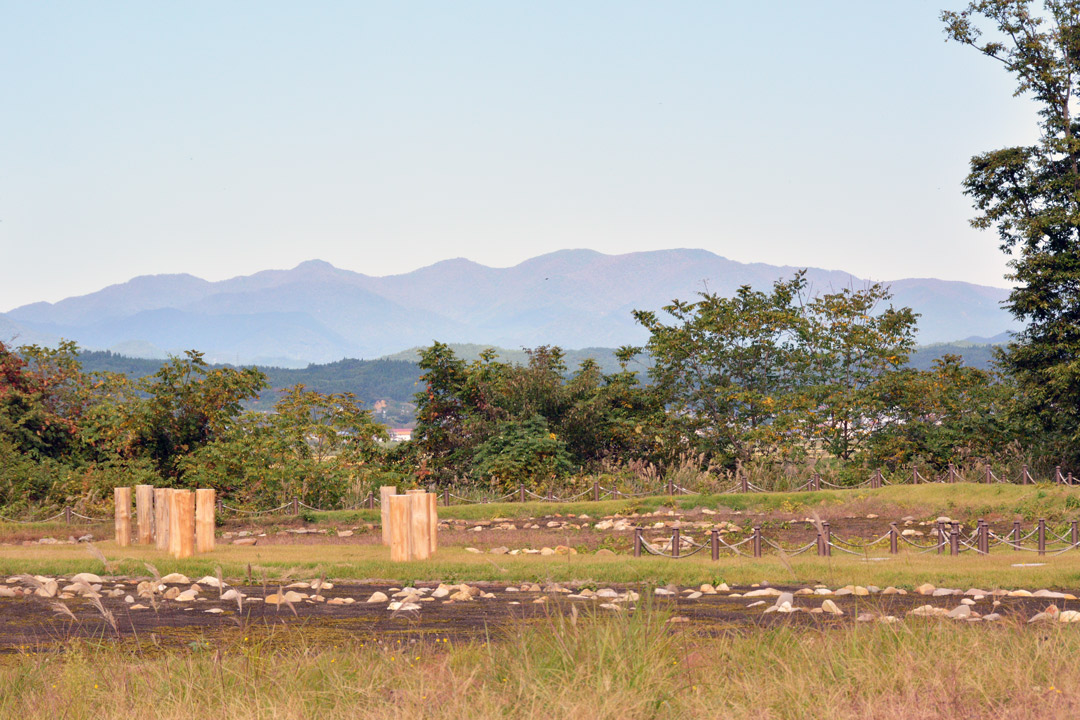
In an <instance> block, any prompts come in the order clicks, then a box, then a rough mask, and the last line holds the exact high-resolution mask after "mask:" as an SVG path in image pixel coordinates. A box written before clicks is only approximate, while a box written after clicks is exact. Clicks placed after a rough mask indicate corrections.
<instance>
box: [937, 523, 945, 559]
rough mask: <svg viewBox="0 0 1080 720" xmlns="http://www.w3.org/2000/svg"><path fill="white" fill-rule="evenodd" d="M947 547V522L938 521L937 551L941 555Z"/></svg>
mask: <svg viewBox="0 0 1080 720" xmlns="http://www.w3.org/2000/svg"><path fill="white" fill-rule="evenodd" d="M944 549H945V523H943V522H938V524H937V551H938V555H940V554H941V553H942V552H943V551H944Z"/></svg>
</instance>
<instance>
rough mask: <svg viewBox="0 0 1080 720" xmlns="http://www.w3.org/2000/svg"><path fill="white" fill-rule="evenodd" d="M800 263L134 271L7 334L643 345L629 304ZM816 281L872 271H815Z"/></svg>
mask: <svg viewBox="0 0 1080 720" xmlns="http://www.w3.org/2000/svg"><path fill="white" fill-rule="evenodd" d="M797 269H798V268H795V267H787V266H783V267H781V266H775V265H765V264H762V263H751V264H744V263H737V262H734V261H732V260H727V259H725V258H722V257H720V256H718V255H714V254H713V253H710V252H707V251H705V250H660V251H655V252H640V253H628V254H625V255H604V254H601V253H598V252H594V251H591V250H564V251H560V252H555V253H550V254H547V255H542V256H540V257H536V258H532V259H531V260H526V261H525V262H523V263H521V264H519V265H516V266H514V267H510V268H490V267H486V266H484V265H479V264H477V263H474V262H471V261H469V260H465V259H456V260H447V261H444V262H439V263H436V264H434V265H431V266H428V267H424V268H421V269H419V270H415V271H413V272H410V273H405V274H403V275H391V276H386V277H372V276H369V275H364V274H361V273H356V272H352V271H349V270H342V269H340V268H336V267H334V266H332V265H330V264H329V263H326V262H322V261H318V260H313V261H309V262H305V263H301V264H300V265H298V266H297V267H295V268H293V269H291V270H267V271H263V272H259V273H255V274H254V275H248V276H242V277H236V278H231V279H229V280H223V281H220V282H209V281H206V280H202V279H200V278H197V277H194V276H191V275H153V276H142V277H137V278H134V279H132V280H130V281H128V282H126V283H122V284H119V285H112V286H109V287H107V288H104V289H103V290H100V291H98V292H95V293H91V294H89V295H83V296H79V297H71V298H67V299H65V300H61V301H60V302H57V303H33V304H31V305H25V306H23V307H19V308H15V309H14V310H11V311H10V312H8V313H6V314H0V339H4V340H10V339H11V338H13V337H14V338H16V342H18V343H23V342H36V343H39V344H41V343H49V342H55V341H56V339H58V338H66V339H71V340H75V341H76V342H78V343H79V344H80V345H82V346H83V347H86V348H88V349H101V350H107V349H118V350H123V351H125V352H127V353H129V354H130V353H131V352H132V349H136V350H137V349H139V348H143V349H144V350H143V351H144V352H145V353H146V354H148V355H160V354H162V353H178V352H181V351H183V350H185V349H189V348H195V349H199V350H202V351H203V352H205V353H206V354H207V356H208V358H209V359H211V360H213V361H219V362H231V363H236V362H240V363H251V362H273V363H274V364H278V365H292V366H303V365H306V364H307V363H309V362H330V361H334V360H338V359H341V358H344V357H369V358H370V357H378V356H382V355H386V354H389V353H393V352H397V351H400V350H402V349H403V348H408V347H414V346H418V345H427V344H430V343H431V341H432V340H441V341H445V342H454V343H479V344H485V345H496V346H501V347H508V348H515V347H533V346H536V345H541V344H557V345H561V346H563V347H565V348H581V347H596V346H604V347H616V346H619V345H623V344H638V343H642V342H644V340H645V333H644V332H643V331H642V330H641V328H640V327H638V325H637V324H636V323H635V322H634V319H633V317H632V316H631V310H633V309H644V310H658V309H660V308H661V307H662V306H663V305H665V304H667V303H669V302H671V300H673V299H676V298H679V299H692V298H693V297H694V296H695V294H696V293H698V292H701V291H704V290H708V291H710V292H717V293H721V294H730V293H732V292H734V291H735V290H736V289H737V288H738V287H739V286H741V285H750V286H752V287H755V288H760V289H767V288H768V287H770V286H771V284H772V283H773V281H775V280H777V279H778V278H781V277H789V276H790V275H791V274H792V273H794V272H795V271H796V270H797ZM807 279H808V280H809V281H810V283H811V286H812V287H813V289H814V290H815V291H817V292H826V291H830V290H836V289H839V288H841V287H849V286H850V287H863V286H865V285H866V284H867V281H866V280H863V279H861V278H857V277H855V276H853V275H851V274H849V273H845V272H841V271H836V270H822V269H818V268H810V269H808V271H807ZM889 284H890V285H891V287H892V290H893V292H894V295H895V297H894V299H893V303H894V304H896V305H906V306H910V307H912V308H913V309H915V311H916V312H919V313H921V315H922V317H920V319H919V327H920V335H919V342H920V343H923V344H929V343H937V342H950V341H954V340H957V339H958V338H971V337H973V336H976V337H982V338H990V339H994V338H997V337H999V336H1002V335H1003V334H1005V333H1008V332H1009V331H1012V330H1015V329H1017V325H1016V323H1015V322H1014V321H1013V320H1012V318H1011V317H1010V316H1009V315H1008V313H1007V312H1006V311H1005V310H1004V309H1003V308H1002V306H1001V303H1002V301H1004V300H1005V298H1006V297H1007V295H1008V291H1007V290H1005V289H1003V288H992V287H985V286H980V285H972V284H970V283H962V282H951V281H945V280H935V279H904V280H896V281H892V282H891V283H889Z"/></svg>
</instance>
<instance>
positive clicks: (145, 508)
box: [135, 485, 154, 545]
mask: <svg viewBox="0 0 1080 720" xmlns="http://www.w3.org/2000/svg"><path fill="white" fill-rule="evenodd" d="M135 516H136V518H137V520H138V528H139V544H140V545H149V544H151V543H152V542H154V486H153V485H136V486H135Z"/></svg>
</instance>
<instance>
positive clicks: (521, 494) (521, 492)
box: [518, 485, 525, 502]
mask: <svg viewBox="0 0 1080 720" xmlns="http://www.w3.org/2000/svg"><path fill="white" fill-rule="evenodd" d="M518 502H525V486H524V485H520V486H518Z"/></svg>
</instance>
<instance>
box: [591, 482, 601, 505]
mask: <svg viewBox="0 0 1080 720" xmlns="http://www.w3.org/2000/svg"><path fill="white" fill-rule="evenodd" d="M592 499H593V502H600V483H599V481H597V480H593V484H592Z"/></svg>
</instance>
